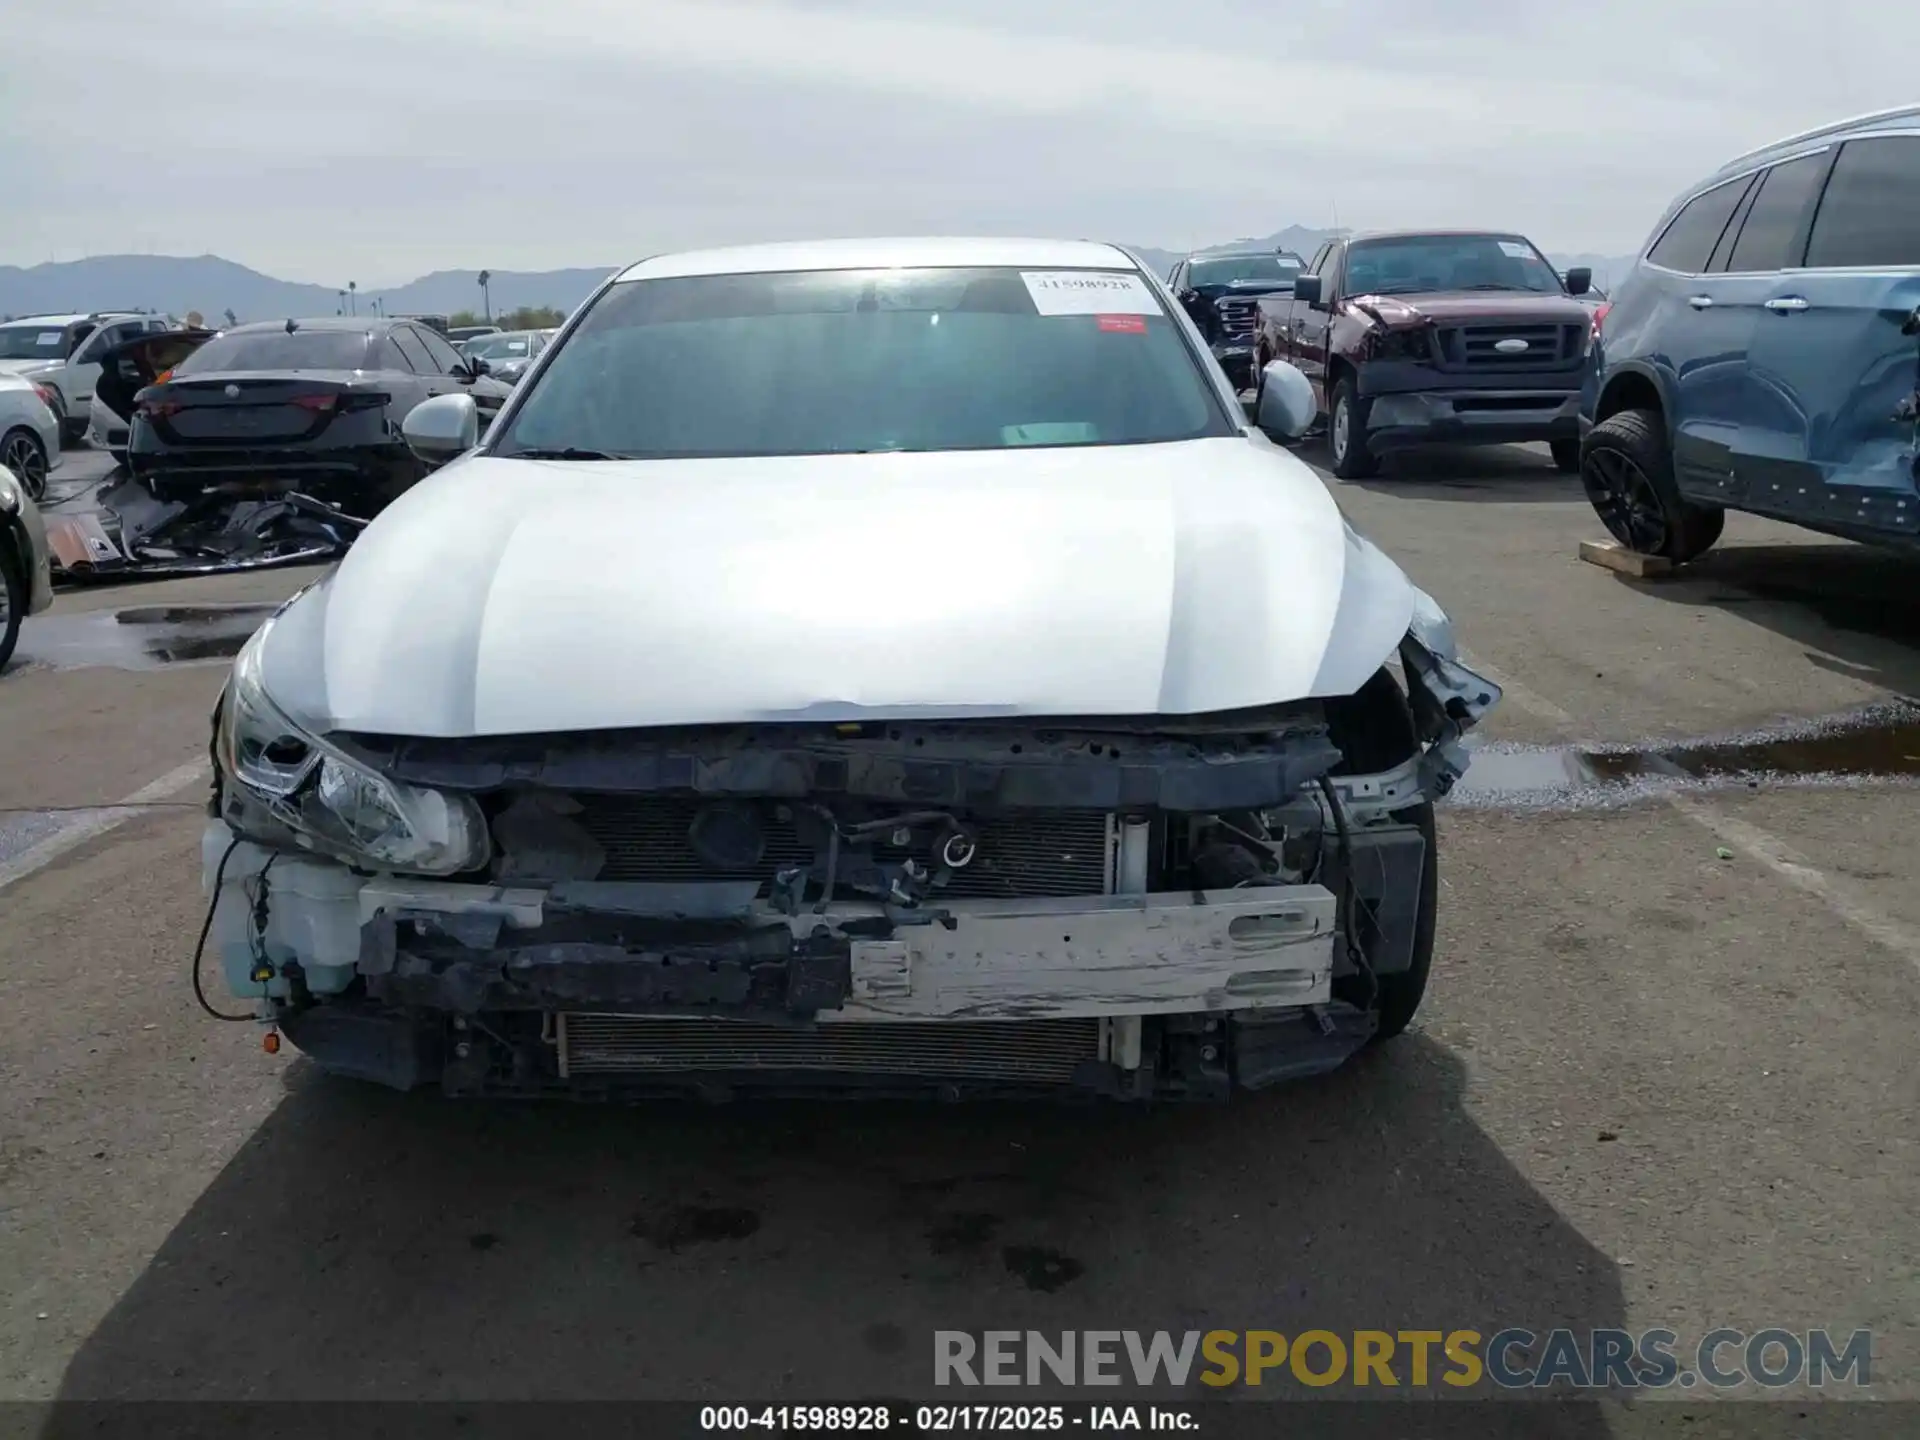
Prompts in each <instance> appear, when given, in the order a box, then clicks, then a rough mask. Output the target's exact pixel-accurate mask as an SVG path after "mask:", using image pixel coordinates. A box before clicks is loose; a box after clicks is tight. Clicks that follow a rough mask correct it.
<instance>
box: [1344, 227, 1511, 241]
mask: <svg viewBox="0 0 1920 1440" xmlns="http://www.w3.org/2000/svg"><path fill="white" fill-rule="evenodd" d="M1466 235H1490V236H1495V237H1497V238H1499V239H1501V240H1526V239H1527V237H1526V236H1525V235H1523V234H1521V233H1520V231H1518V230H1500V229H1463V230H1362V231H1360V232H1359V233H1358V234H1355V235H1348V236H1346V237H1345V238H1346V239H1348V240H1350V241H1352V240H1445V239H1448V238H1450V237H1454V236H1466ZM1527 243H1528V244H1532V243H1533V242H1532V241H1530V240H1528V241H1527Z"/></svg>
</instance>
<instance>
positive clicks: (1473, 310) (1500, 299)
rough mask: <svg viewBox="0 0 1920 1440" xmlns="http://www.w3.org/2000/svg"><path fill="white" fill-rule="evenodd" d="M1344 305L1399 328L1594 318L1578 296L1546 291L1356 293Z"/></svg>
mask: <svg viewBox="0 0 1920 1440" xmlns="http://www.w3.org/2000/svg"><path fill="white" fill-rule="evenodd" d="M1344 303H1345V304H1348V305H1351V306H1353V307H1354V308H1355V309H1356V310H1361V311H1364V312H1366V313H1368V314H1370V315H1373V316H1375V317H1376V318H1377V319H1378V320H1379V321H1380V323H1381V324H1383V325H1387V326H1389V327H1391V328H1393V329H1396V330H1397V329H1400V328H1402V327H1403V326H1414V325H1424V324H1425V323H1426V322H1427V321H1429V320H1439V321H1442V322H1445V323H1447V324H1458V323H1460V322H1462V321H1486V322H1487V323H1489V324H1499V323H1500V322H1501V321H1508V322H1511V323H1512V324H1515V325H1529V324H1533V325H1577V324H1586V323H1588V322H1590V321H1591V320H1592V318H1593V317H1592V315H1591V313H1590V312H1589V311H1588V310H1587V308H1586V307H1585V306H1584V305H1582V304H1581V303H1580V302H1579V301H1578V300H1575V299H1574V298H1573V297H1572V296H1570V295H1549V294H1546V293H1545V292H1543V291H1520V290H1445V291H1434V292H1432V293H1430V294H1429V293H1423V294H1419V295H1355V296H1352V297H1351V298H1349V299H1348V300H1346V301H1345V302H1344Z"/></svg>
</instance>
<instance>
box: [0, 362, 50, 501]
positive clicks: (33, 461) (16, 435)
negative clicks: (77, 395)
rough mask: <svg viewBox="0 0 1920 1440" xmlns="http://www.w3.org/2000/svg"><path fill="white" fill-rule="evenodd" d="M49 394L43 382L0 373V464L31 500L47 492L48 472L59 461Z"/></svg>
mask: <svg viewBox="0 0 1920 1440" xmlns="http://www.w3.org/2000/svg"><path fill="white" fill-rule="evenodd" d="M50 398H51V397H50V392H49V391H48V390H47V388H46V386H45V385H44V384H43V383H37V382H35V381H32V380H26V379H22V378H21V377H20V376H18V375H7V374H0V465H3V466H5V467H6V468H7V469H8V470H11V471H12V472H13V475H14V478H15V479H16V480H18V481H19V482H20V484H21V485H22V486H23V487H24V488H25V490H26V492H27V498H28V499H30V500H38V499H39V498H40V497H41V496H43V495H45V494H46V493H47V472H48V471H50V470H52V469H54V468H55V467H56V466H58V465H59V463H60V421H59V419H58V418H57V417H56V416H55V415H54V413H53V409H52V407H51V406H50V404H49V403H48V402H49V399H50Z"/></svg>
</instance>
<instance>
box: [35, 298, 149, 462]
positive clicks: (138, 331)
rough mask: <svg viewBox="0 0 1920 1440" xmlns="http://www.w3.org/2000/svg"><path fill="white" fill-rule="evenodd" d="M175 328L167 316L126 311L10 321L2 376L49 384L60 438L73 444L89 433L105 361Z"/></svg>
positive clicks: (47, 385) (50, 399) (44, 384)
mask: <svg viewBox="0 0 1920 1440" xmlns="http://www.w3.org/2000/svg"><path fill="white" fill-rule="evenodd" d="M172 328H173V322H172V321H170V320H168V319H166V318H165V317H163V316H159V315H141V314H138V313H135V312H133V311H121V310H96V311H94V312H92V313H91V314H87V315H30V316H28V317H26V318H25V319H22V320H9V321H7V322H6V323H5V324H0V374H10V375H19V376H21V377H22V378H24V379H27V380H32V381H35V382H37V383H39V384H41V385H43V386H45V387H46V388H47V390H48V391H49V392H51V393H50V396H49V403H50V404H51V406H52V407H53V411H54V419H56V420H57V421H59V423H60V438H61V439H62V440H63V441H67V442H72V441H75V440H78V439H79V438H80V437H81V436H82V435H84V434H86V433H87V426H88V421H89V417H90V414H91V408H92V404H93V384H94V381H95V380H97V379H98V378H99V376H100V357H101V356H103V355H105V354H106V353H107V351H109V350H111V349H113V347H114V346H116V345H118V344H120V343H121V342H122V341H125V340H131V339H133V338H134V337H135V336H136V335H143V334H146V333H148V332H149V331H153V330H169V329H172Z"/></svg>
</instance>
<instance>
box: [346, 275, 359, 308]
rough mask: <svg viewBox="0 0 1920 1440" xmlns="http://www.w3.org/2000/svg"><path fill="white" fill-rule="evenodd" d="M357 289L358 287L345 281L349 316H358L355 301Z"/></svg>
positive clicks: (351, 282) (357, 306) (356, 302)
mask: <svg viewBox="0 0 1920 1440" xmlns="http://www.w3.org/2000/svg"><path fill="white" fill-rule="evenodd" d="M359 289H360V287H359V286H358V285H356V284H355V283H354V282H353V281H351V280H349V281H347V313H348V314H349V315H358V314H359V313H360V305H359V303H358V299H357V296H358V292H359Z"/></svg>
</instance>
